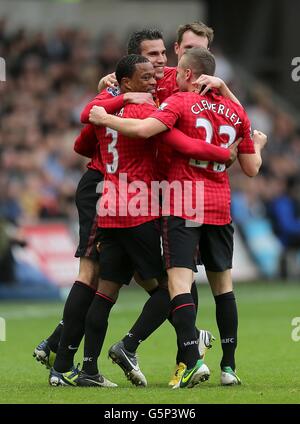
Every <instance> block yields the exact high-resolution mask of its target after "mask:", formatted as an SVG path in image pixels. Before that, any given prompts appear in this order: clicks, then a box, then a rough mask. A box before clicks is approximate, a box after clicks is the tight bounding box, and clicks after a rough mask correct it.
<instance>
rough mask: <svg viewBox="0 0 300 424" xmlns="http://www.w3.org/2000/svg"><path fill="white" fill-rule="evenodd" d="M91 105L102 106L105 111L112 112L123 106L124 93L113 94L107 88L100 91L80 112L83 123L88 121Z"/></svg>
mask: <svg viewBox="0 0 300 424" xmlns="http://www.w3.org/2000/svg"><path fill="white" fill-rule="evenodd" d="M93 106H102V107H104V109H105V110H106V112H107V113H114V112H116V111H117V110H119V109H121V108H122V107H123V106H124V94H120V95H115V94H113V92H112V91H109V90H108V89H106V90H103V91H101V93H100V94H98V95H97V96H96V97H95V98H94V99H93V100H92V101H91V102H89V103H88V104H87V105H86V106H85V107H84V109H83V111H82V112H81V115H80V120H81V122H82V123H83V124H88V123H89V114H90V110H91V109H92V107H93Z"/></svg>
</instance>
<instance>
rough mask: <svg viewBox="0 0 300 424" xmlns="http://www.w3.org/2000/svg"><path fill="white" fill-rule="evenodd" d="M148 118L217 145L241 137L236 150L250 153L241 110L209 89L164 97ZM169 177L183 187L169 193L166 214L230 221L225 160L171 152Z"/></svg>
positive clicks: (202, 220) (218, 222) (245, 119)
mask: <svg viewBox="0 0 300 424" xmlns="http://www.w3.org/2000/svg"><path fill="white" fill-rule="evenodd" d="M151 117H153V118H156V119H158V120H159V121H161V122H162V123H164V124H165V125H166V126H167V127H168V128H170V129H171V128H173V127H176V128H178V129H180V130H181V131H182V132H184V133H185V134H187V135H188V136H190V137H194V138H199V139H202V140H205V141H206V142H207V143H212V144H215V145H217V146H222V147H226V146H227V147H228V146H229V145H230V144H232V143H233V142H234V141H235V140H237V139H238V138H239V137H242V138H243V140H242V142H241V143H240V144H239V148H238V151H239V154H253V153H255V150H254V145H253V141H252V139H251V134H250V122H249V119H248V117H247V114H246V112H245V110H244V109H243V108H242V107H241V106H240V105H238V104H236V103H234V102H232V101H231V100H229V99H226V98H224V97H222V96H220V95H218V94H216V93H215V92H213V91H209V92H208V93H207V94H206V95H205V96H201V95H200V94H197V93H191V92H179V93H176V94H174V95H172V96H170V97H169V98H168V99H166V100H165V101H164V102H163V103H162V104H161V106H160V108H159V109H158V110H157V111H156V112H155V113H153V114H152V115H151ZM199 142H201V141H199ZM168 180H169V182H170V183H172V182H176V181H179V182H180V183H181V185H182V188H183V194H182V196H181V197H180V198H178V196H177V198H176V196H173V197H171V199H170V201H171V206H170V207H171V215H175V216H180V217H182V218H185V219H189V220H194V221H197V222H199V223H204V224H213V225H225V224H228V223H229V222H230V221H231V216H230V185H229V179H228V174H227V171H226V168H225V165H222V164H218V163H215V162H202V161H197V160H195V159H193V158H188V157H184V156H182V155H180V154H178V153H176V152H175V151H173V152H172V159H171V165H170V168H169V174H168ZM187 182H191V184H192V185H191V186H189V185H188V184H187ZM197 182H198V183H197ZM201 182H202V184H201ZM184 184H186V188H184ZM185 202H186V203H185ZM179 203H180V204H181V207H179V206H180V205H179ZM187 204H188V208H189V210H188V211H187ZM197 208H198V209H199V208H202V211H203V213H202V214H201V213H199V210H198V211H197V212H196V213H194V214H193V216H192V215H191V210H196V209H197Z"/></svg>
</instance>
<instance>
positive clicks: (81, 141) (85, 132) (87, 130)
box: [74, 124, 98, 158]
mask: <svg viewBox="0 0 300 424" xmlns="http://www.w3.org/2000/svg"><path fill="white" fill-rule="evenodd" d="M97 143H98V139H97V136H96V133H95V130H94V126H93V125H92V124H87V125H85V126H84V127H83V128H82V130H81V131H80V134H79V136H78V137H77V138H76V140H75V143H74V150H75V152H76V153H78V154H79V155H82V156H86V157H88V158H91V157H92V156H93V155H94V153H95V150H96V145H97Z"/></svg>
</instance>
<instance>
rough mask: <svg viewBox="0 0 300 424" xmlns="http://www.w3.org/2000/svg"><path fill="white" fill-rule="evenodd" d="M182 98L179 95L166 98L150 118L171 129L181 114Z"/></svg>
mask: <svg viewBox="0 0 300 424" xmlns="http://www.w3.org/2000/svg"><path fill="white" fill-rule="evenodd" d="M182 109H183V98H182V97H181V95H180V93H178V94H174V95H173V96H170V97H168V98H167V99H166V100H165V101H164V102H163V103H162V104H161V105H160V107H159V109H157V111H156V112H155V113H153V114H152V115H150V118H155V119H157V120H159V121H160V122H162V123H163V124H164V125H166V127H168V128H169V129H172V128H173V127H174V125H175V123H176V121H177V120H178V118H179V117H180V116H181V114H182Z"/></svg>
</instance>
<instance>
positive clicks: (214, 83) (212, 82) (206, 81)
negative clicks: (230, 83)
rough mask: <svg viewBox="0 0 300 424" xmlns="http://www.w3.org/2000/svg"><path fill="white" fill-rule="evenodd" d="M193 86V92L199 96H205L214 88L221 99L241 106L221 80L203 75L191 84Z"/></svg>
mask: <svg viewBox="0 0 300 424" xmlns="http://www.w3.org/2000/svg"><path fill="white" fill-rule="evenodd" d="M193 85H194V86H195V91H197V92H199V93H200V94H201V96H204V94H206V93H207V91H208V90H210V89H211V88H216V89H217V90H218V91H219V93H220V94H221V95H222V96H223V97H226V98H227V99H230V100H232V101H233V102H235V103H237V104H239V105H240V104H241V103H240V102H239V100H238V98H237V97H236V96H235V95H234V94H233V92H232V91H230V90H229V88H228V87H227V85H226V83H225V82H224V81H223V80H222V79H221V78H218V77H214V76H212V75H205V74H203V75H201V76H200V77H199V78H198V79H197V80H196V81H194V82H193ZM202 87H203V90H202ZM201 90H202V91H201Z"/></svg>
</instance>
